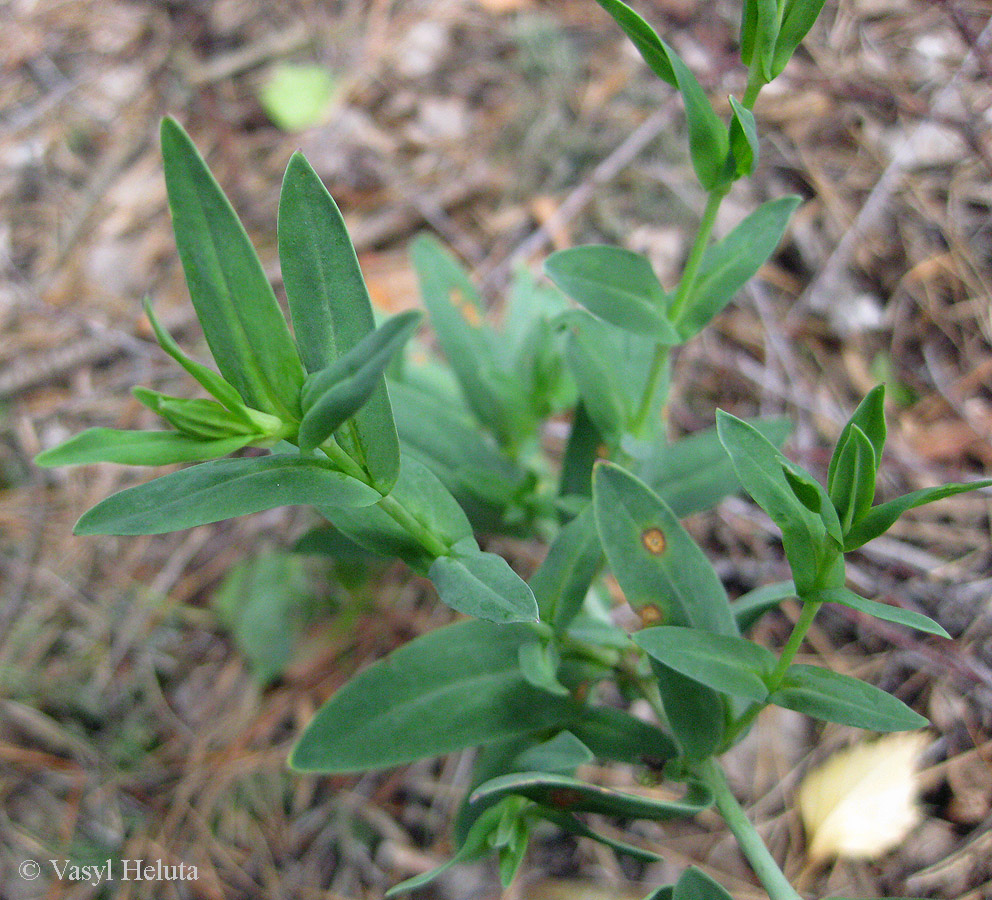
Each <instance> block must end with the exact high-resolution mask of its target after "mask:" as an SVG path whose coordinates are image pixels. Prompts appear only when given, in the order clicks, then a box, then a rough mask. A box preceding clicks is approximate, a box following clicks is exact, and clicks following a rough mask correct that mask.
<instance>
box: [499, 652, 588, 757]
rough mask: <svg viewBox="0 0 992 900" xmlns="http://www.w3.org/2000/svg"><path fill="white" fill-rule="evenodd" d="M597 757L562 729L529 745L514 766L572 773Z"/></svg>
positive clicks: (572, 735)
mask: <svg viewBox="0 0 992 900" xmlns="http://www.w3.org/2000/svg"><path fill="white" fill-rule="evenodd" d="M524 646H525V647H529V646H532V645H531V644H525V645H524ZM595 758H596V757H595V756H594V755H593V752H592V751H591V750H590V749H589V748H588V747H587V746H586V745H585V744H583V743H582V741H580V740H579V739H578V738H577V737H576V736H575V735H574V734H572V732H570V731H562V732H559V733H558V734H556V735H555V736H554V737H553V738H551V739H550V740H547V741H544V742H543V743H540V744H536V745H535V746H533V747H528V748H527V749H526V750H524V752H523V753H521V754H520V755H519V756H518V757H517V758H516V760H514V767H515V768H518V769H520V770H521V771H522V772H550V773H552V774H556V775H572V774H574V773H575V770H576V769H577V768H578V767H579V766H584V765H586V764H587V763H591V762H592V761H593V760H594V759H595Z"/></svg>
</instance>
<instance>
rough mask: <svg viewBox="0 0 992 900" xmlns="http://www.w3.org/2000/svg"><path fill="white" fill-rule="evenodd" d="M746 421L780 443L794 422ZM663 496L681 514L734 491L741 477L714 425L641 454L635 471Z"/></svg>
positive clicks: (699, 509) (713, 502) (771, 439)
mask: <svg viewBox="0 0 992 900" xmlns="http://www.w3.org/2000/svg"><path fill="white" fill-rule="evenodd" d="M746 421H747V423H748V424H749V425H750V426H751V427H752V428H754V429H756V430H757V431H758V432H760V433H761V434H762V435H764V436H765V437H766V438H768V440H769V441H771V442H772V443H774V444H775V445H776V446H781V444H782V443H783V442H784V441H785V439H786V438H787V437H788V436H789V432H790V431H791V430H792V423H791V422H790V421H789V420H788V419H785V418H781V419H747V420H746ZM635 474H636V475H637V477H638V478H640V479H641V480H642V481H643V482H644V483H645V484H647V485H648V486H649V487H650V488H651V490H653V491H654V492H655V493H656V494H657V495H658V496H659V497H661V499H662V500H664V501H665V502H666V503H667V504H668V505H669V506H670V507H671V508H672V511H673V512H674V513H675V515H676V516H678V518H680V519H681V518H684V517H685V516H688V515H691V514H692V513H695V512H701V511H702V510H705V509H711V508H712V507H714V506H716V504H717V503H718V502H719V501H720V500H722V499H723V498H724V497H726V496H727V495H728V494H732V493H734V492H735V491H739V490H740V489H741V483H740V480H739V479H738V478H737V473H736V472H735V471H734V465H733V463H732V462H731V459H730V457H729V456H728V455H727V451H726V450H724V449H723V444H721V443H720V436H719V434H717V430H716V429H715V428H706V429H704V430H702V431H697V432H695V433H694V434H690V435H688V436H687V437H683V438H680V439H679V440H677V441H675V442H674V443H670V444H662V443H656V444H654V445H653V446H652V447H651V448H650V452H649V454H648V455H647V456H646V457H643V458H641V460H640V463H639V465H638V468H637V471H636V473H635Z"/></svg>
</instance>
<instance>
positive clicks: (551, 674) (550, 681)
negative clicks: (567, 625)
mask: <svg viewBox="0 0 992 900" xmlns="http://www.w3.org/2000/svg"><path fill="white" fill-rule="evenodd" d="M560 664H561V657H560V656H559V655H558V650H557V648H556V647H555V645H554V644H551V643H545V642H544V641H537V642H535V643H533V644H524V646H523V647H521V648H520V672H521V674H522V675H523V676H524V680H525V681H526V682H527V683H528V684H529V685H532V686H533V687H536V688H540V689H541V690H542V691H547V692H548V693H549V694H557V695H558V696H560V697H567V696H568V695H569V694H570V691H569V690H568V688H567V687H565V685H563V684H562V683H561V682H560V681H559V680H558V666H559V665H560Z"/></svg>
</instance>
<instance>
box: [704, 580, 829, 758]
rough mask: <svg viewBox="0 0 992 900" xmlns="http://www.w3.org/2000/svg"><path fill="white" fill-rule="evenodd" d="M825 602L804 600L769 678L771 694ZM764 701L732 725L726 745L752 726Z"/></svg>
mask: <svg viewBox="0 0 992 900" xmlns="http://www.w3.org/2000/svg"><path fill="white" fill-rule="evenodd" d="M822 605H823V604H822V603H820V602H818V601H815V600H806V601H804V602H803V608H802V612H801V613H800V614H799V620H798V621H797V622H796V624H795V625H794V626H793V628H792V634H790V635H789V640H788V641H787V642H786V645H785V647H784V648H783V649H782V653H781V655H780V656H779V658H778V664H777V665H776V666H775V669H774V670H773V671H772V674H771V675H770V676H769V678H768V682H767V684H768V693H769V694H771V693H772V692H773V691H777V690H778V689H779V687H780V686H781V684H782V680H783V679H784V678H785V673H786V672H787V671H788V670H789V666H791V665H792V660H793V659H795V657H796V653H797V652H799V648H800V646H802V642H803V640H804V639H805V637H806V632H808V631H809V628H810V625H812V624H813V619H815V618H816V614H817V613H818V612H819V610H820V607H821V606H822ZM765 706H766V704H764V703H752V704H751V705H750V706H749V707H748V708H747V709H746V710H745V711H744V714H743V715H742V716H741V717H740V718H739V719H738V720H737V721H736V722H735V723H734V724H733V725H732V726H731V728H730V731H729V732H728V734H727V737H726V739H725V741H724V745H725V746H728V747H729V746H730V745H731V744H732V743H733V741H734V738H736V737H737V735H739V734H740V733H741V732H742V731H744V730H745V729H746V728H748V727H750V725H751V723H752V722H753V721H754V720H755V719H756V718H758V713H760V712H761V710H763V709H764V708H765Z"/></svg>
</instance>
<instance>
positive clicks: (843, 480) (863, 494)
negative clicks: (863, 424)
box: [830, 425, 878, 533]
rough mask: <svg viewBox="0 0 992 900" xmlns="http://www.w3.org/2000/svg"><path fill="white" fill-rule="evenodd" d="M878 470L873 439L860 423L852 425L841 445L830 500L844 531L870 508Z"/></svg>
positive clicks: (848, 529)
mask: <svg viewBox="0 0 992 900" xmlns="http://www.w3.org/2000/svg"><path fill="white" fill-rule="evenodd" d="M877 469H878V464H877V462H876V460H875V450H874V448H873V447H872V445H871V441H869V440H868V437H867V435H865V433H864V432H863V431H862V430H861V429H860V428H858V426H857V425H852V426H851V429H850V431H848V433H847V437H846V438H845V440H844V446H843V447H842V448H841V452H840V458H839V460H838V462H837V469H836V472H835V473H834V481H833V486H832V488H831V490H830V499H831V501H833V504H834V508H835V509H836V510H837V515H838V517H839V519H840V524H841V528H842V529H843V530H844V532H845V533H846V532H848V531H850V529H851V526H852V525H853V524H854V523H855V522H859V521H860V520H861V519H862V518H863V517H864V514H865V513H866V512H868V510H869V509H871V502H872V500H873V499H874V498H875V472H876V470H877Z"/></svg>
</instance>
